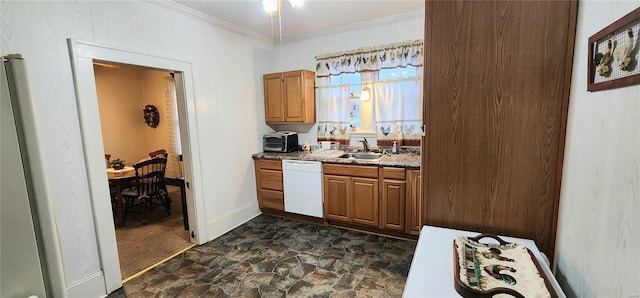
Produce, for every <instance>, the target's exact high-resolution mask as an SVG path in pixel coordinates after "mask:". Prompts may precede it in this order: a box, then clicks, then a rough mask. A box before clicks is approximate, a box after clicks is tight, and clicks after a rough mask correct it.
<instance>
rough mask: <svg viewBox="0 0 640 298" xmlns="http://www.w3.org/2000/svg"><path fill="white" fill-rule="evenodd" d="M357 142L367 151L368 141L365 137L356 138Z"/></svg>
mask: <svg viewBox="0 0 640 298" xmlns="http://www.w3.org/2000/svg"><path fill="white" fill-rule="evenodd" d="M358 142H361V143H362V147H363V150H364V152H369V142H367V138H364V137H363V138H362V139H358Z"/></svg>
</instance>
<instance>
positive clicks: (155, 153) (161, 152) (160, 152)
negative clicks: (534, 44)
mask: <svg viewBox="0 0 640 298" xmlns="http://www.w3.org/2000/svg"><path fill="white" fill-rule="evenodd" d="M167 156H168V153H167V150H164V149H158V150H156V151H151V152H149V157H151V158H154V157H164V158H167Z"/></svg>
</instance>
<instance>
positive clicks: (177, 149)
mask: <svg viewBox="0 0 640 298" xmlns="http://www.w3.org/2000/svg"><path fill="white" fill-rule="evenodd" d="M164 84H165V93H164V94H165V106H166V108H167V111H166V115H165V117H164V120H165V121H164V123H165V126H166V129H167V146H168V148H167V149H166V150H167V154H168V156H167V171H166V174H165V176H166V177H169V178H180V177H182V176H183V175H182V164H181V163H180V157H179V155H180V154H182V147H181V145H180V144H181V143H180V126H179V125H178V123H179V122H178V110H177V99H176V83H175V80H174V78H173V77H166V78H164Z"/></svg>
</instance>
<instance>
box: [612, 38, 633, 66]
mask: <svg viewBox="0 0 640 298" xmlns="http://www.w3.org/2000/svg"><path fill="white" fill-rule="evenodd" d="M632 50H633V30H631V28H629V31H627V36H626V38H625V42H624V44H623V45H618V46H617V47H616V49H615V50H614V51H613V59H615V60H616V61H617V62H618V63H619V64H618V67H620V70H626V69H627V67H628V66H629V63H631V51H632Z"/></svg>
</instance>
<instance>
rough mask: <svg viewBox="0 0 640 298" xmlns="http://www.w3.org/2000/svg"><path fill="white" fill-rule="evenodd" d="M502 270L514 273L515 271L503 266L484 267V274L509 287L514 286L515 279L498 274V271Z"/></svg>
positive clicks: (507, 275)
mask: <svg viewBox="0 0 640 298" xmlns="http://www.w3.org/2000/svg"><path fill="white" fill-rule="evenodd" d="M502 270H509V271H510V272H516V269H514V268H511V267H509V266H504V265H489V266H484V272H486V273H488V274H489V275H491V276H492V277H493V278H495V279H497V280H501V281H504V282H505V283H507V284H510V285H515V284H516V283H517V281H516V279H515V278H514V277H513V276H511V275H509V274H504V273H500V271H502Z"/></svg>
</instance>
